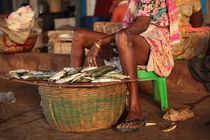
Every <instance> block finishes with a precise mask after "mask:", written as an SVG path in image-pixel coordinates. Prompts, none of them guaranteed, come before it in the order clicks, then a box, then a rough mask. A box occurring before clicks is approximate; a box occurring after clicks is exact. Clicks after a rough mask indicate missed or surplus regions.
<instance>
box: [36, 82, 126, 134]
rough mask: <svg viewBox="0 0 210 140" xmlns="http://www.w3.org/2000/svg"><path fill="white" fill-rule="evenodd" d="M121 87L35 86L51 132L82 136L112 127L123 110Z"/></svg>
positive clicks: (120, 84) (123, 98) (116, 85)
mask: <svg viewBox="0 0 210 140" xmlns="http://www.w3.org/2000/svg"><path fill="white" fill-rule="evenodd" d="M126 92H127V86H126V84H125V83H116V84H112V85H106V86H99V87H75V88H63V87H62V88H59V87H50V86H39V94H40V95H41V99H42V103H43V113H44V115H45V117H46V119H47V121H48V122H49V124H50V125H51V126H52V127H53V128H57V129H58V130H60V131H64V132H84V131H92V130H99V129H105V128H110V127H111V126H113V125H115V124H116V123H117V121H118V119H119V118H120V116H121V115H122V113H123V111H124V107H125V100H126Z"/></svg>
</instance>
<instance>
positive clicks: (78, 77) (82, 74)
mask: <svg viewBox="0 0 210 140" xmlns="http://www.w3.org/2000/svg"><path fill="white" fill-rule="evenodd" d="M85 76H86V73H85V72H84V73H80V74H79V75H78V76H76V77H75V78H74V79H73V80H72V81H71V83H74V82H75V81H76V80H79V79H82V78H83V77H85Z"/></svg>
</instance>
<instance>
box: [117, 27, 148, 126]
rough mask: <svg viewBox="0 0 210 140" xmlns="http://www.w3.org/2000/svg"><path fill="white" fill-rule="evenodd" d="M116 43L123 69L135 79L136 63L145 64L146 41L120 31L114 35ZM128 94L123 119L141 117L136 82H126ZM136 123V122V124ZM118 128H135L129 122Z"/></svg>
mask: <svg viewBox="0 0 210 140" xmlns="http://www.w3.org/2000/svg"><path fill="white" fill-rule="evenodd" d="M115 40H116V44H117V48H118V51H119V56H120V61H121V65H122V68H123V71H124V73H125V74H126V75H129V76H131V78H132V79H137V65H145V64H146V63H147V61H148V57H149V52H150V48H149V45H148V43H147V41H146V40H145V39H144V38H143V37H142V36H140V35H137V34H134V33H131V32H126V31H124V30H122V31H120V32H119V33H117V35H116V39H115ZM128 90H129V94H130V110H129V113H128V116H127V118H126V120H125V121H130V120H134V119H142V117H143V116H142V111H141V106H140V104H139V96H138V82H131V83H129V84H128ZM137 125H138V124H137ZM119 127H120V128H135V127H137V126H135V124H133V126H131V125H129V124H123V125H119Z"/></svg>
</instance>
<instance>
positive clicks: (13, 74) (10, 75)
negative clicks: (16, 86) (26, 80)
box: [6, 71, 20, 79]
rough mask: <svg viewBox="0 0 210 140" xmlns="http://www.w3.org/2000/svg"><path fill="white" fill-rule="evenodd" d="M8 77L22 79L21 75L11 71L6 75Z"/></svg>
mask: <svg viewBox="0 0 210 140" xmlns="http://www.w3.org/2000/svg"><path fill="white" fill-rule="evenodd" d="M6 76H7V77H9V78H15V79H20V75H19V74H18V73H16V72H13V71H9V72H8V73H7V74H6Z"/></svg>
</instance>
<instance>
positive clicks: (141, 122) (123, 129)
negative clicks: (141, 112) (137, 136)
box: [116, 118, 146, 132]
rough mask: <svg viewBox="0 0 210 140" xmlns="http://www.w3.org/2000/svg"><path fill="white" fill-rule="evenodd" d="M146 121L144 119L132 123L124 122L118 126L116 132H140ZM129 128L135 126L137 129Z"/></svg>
mask: <svg viewBox="0 0 210 140" xmlns="http://www.w3.org/2000/svg"><path fill="white" fill-rule="evenodd" d="M145 123H146V120H145V118H143V119H134V120H131V121H127V122H125V121H123V122H122V123H121V124H119V125H117V127H116V130H118V131H121V132H129V131H136V130H138V129H139V128H140V127H141V126H142V125H145ZM124 125H126V126H128V127H127V128H122V126H124ZM129 126H135V127H131V128H129Z"/></svg>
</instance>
